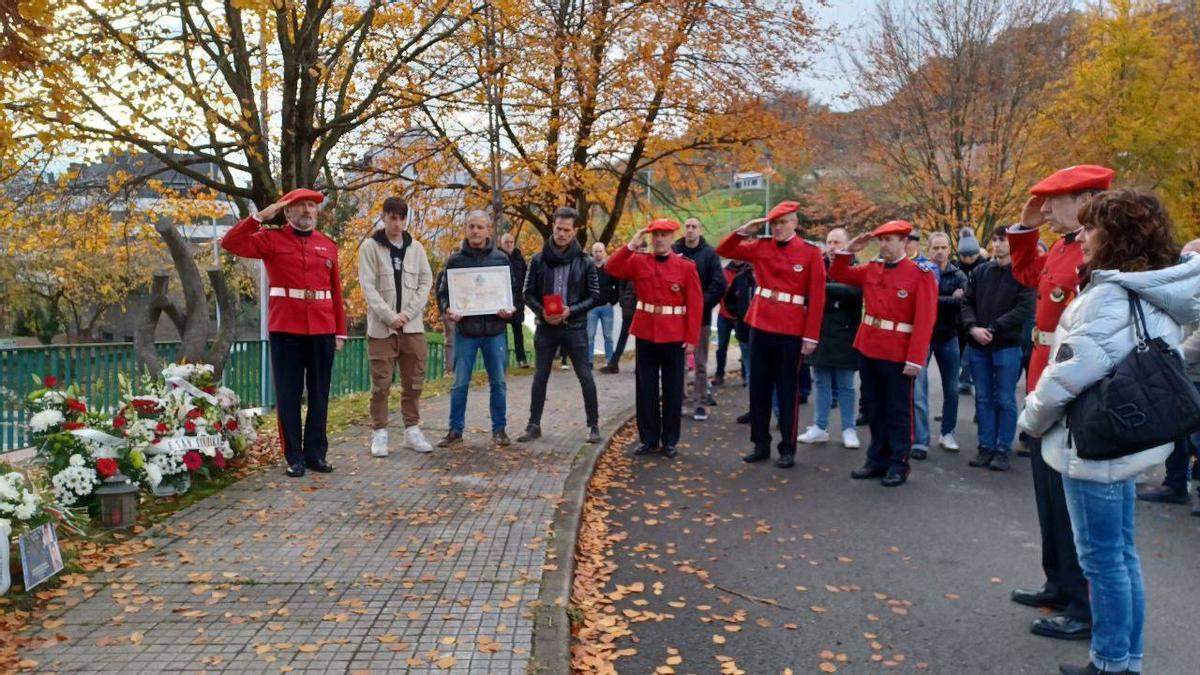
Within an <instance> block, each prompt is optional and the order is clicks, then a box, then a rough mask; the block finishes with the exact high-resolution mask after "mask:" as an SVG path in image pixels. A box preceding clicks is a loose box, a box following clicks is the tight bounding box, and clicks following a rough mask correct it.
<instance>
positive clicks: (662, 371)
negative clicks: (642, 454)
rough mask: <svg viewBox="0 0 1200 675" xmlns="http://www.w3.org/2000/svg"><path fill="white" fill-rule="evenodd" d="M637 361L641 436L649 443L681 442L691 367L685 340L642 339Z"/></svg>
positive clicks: (666, 443)
mask: <svg viewBox="0 0 1200 675" xmlns="http://www.w3.org/2000/svg"><path fill="white" fill-rule="evenodd" d="M635 363H636V364H637V365H636V367H635V378H634V379H635V380H636V383H637V424H638V437H639V438H640V439H641V441H642V443H645V444H646V445H649V446H656V445H661V446H663V447H668V446H675V445H678V444H679V425H680V423H681V418H682V417H683V413H682V406H683V374H684V372H685V371H686V370H687V367H686V363H687V362H686V360H685V359H684V352H683V343H682V342H650V341H648V340H638V341H637V360H636V362H635ZM660 381H661V385H662V387H661V389H660V387H659V384H660Z"/></svg>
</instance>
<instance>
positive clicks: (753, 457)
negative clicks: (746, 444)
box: [742, 449, 771, 464]
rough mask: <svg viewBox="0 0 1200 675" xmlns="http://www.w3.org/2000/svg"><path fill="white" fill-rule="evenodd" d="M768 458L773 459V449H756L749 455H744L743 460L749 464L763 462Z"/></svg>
mask: <svg viewBox="0 0 1200 675" xmlns="http://www.w3.org/2000/svg"><path fill="white" fill-rule="evenodd" d="M768 459H771V451H770V450H758V449H755V451H754V452H752V453H750V454H748V455H743V456H742V461H743V462H745V463H747V464H753V463H755V462H762V461H765V460H768Z"/></svg>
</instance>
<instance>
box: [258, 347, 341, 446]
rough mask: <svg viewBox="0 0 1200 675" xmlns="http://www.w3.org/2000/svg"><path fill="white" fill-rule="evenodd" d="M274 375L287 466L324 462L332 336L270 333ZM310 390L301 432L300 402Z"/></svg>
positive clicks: (281, 438)
mask: <svg viewBox="0 0 1200 675" xmlns="http://www.w3.org/2000/svg"><path fill="white" fill-rule="evenodd" d="M270 343H271V374H272V376H273V377H274V378H275V414H276V415H277V416H278V418H279V439H280V441H281V442H282V443H283V455H284V457H285V458H287V463H288V464H289V465H292V464H312V463H315V462H317V461H320V460H323V459H325V453H326V451H327V450H329V439H328V438H327V437H326V435H325V419H326V416H327V415H328V412H329V381H330V378H331V376H332V375H333V355H334V354H336V353H337V349H336V347H335V340H334V336H332V335H296V334H294V333H271V335H270ZM305 390H307V391H308V397H307V398H308V417H307V419H305V420H304V434H303V436H301V433H300V428H301V427H300V401H301V398H302V397H303V394H304V392H305Z"/></svg>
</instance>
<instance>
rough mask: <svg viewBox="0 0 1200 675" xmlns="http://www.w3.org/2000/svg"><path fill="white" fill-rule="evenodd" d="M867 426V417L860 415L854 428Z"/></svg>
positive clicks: (855, 419)
mask: <svg viewBox="0 0 1200 675" xmlns="http://www.w3.org/2000/svg"><path fill="white" fill-rule="evenodd" d="M866 424H867V416H866V415H859V416H858V417H855V418H854V426H856V427H861V426H866Z"/></svg>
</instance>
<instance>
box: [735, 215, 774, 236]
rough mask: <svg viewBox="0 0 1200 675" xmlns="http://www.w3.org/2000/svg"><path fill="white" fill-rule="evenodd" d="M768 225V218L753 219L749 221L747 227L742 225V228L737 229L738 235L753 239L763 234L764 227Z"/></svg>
mask: <svg viewBox="0 0 1200 675" xmlns="http://www.w3.org/2000/svg"><path fill="white" fill-rule="evenodd" d="M766 224H767V219H766V218H752V219H750V220H747V221H746V224H745V225H742V226H741V227H739V228H738V229H737V232H738V234H740V235H742V236H743V237H753V236H754V235H756V234H758V233H759V232H762V229H763V225H766Z"/></svg>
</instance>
